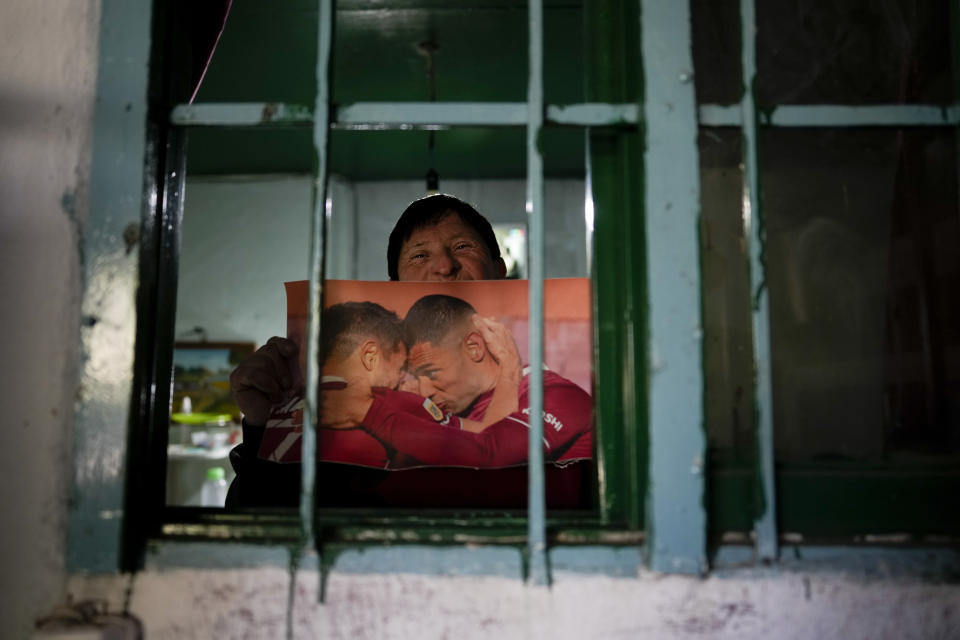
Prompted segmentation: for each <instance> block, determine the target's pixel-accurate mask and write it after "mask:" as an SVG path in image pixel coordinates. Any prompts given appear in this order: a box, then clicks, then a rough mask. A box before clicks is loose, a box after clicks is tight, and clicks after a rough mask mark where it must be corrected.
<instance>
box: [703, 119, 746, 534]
mask: <svg viewBox="0 0 960 640" xmlns="http://www.w3.org/2000/svg"><path fill="white" fill-rule="evenodd" d="M741 141H742V136H741V132H740V129H733V128H717V127H710V128H707V127H703V128H701V129H700V136H699V139H698V147H699V154H700V206H701V219H700V260H701V278H702V280H701V282H702V287H703V289H702V292H703V293H702V295H703V366H704V383H705V387H706V391H705V396H704V412H705V423H706V431H707V446H708V458H707V459H708V471H709V476H708V481H707V504H708V509H709V517H708V525H709V527H710V531H711V533H712V534H713V535H715V536H721V535H722V534H724V533H727V532H730V531H744V532H745V531H750V530H751V529H752V527H753V514H754V512H755V501H756V489H755V478H756V476H755V470H756V464H755V461H756V440H757V438H756V432H755V430H754V429H755V423H756V404H755V402H756V401H755V384H754V362H753V342H752V340H753V334H752V313H751V312H752V308H753V305H752V300H751V297H750V273H749V255H748V247H749V244H748V241H747V239H746V238H745V237H744V225H743V213H742V211H743V209H742V203H743V197H744V196H743V169H742V160H741Z"/></svg>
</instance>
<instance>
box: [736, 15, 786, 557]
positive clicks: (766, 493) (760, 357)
mask: <svg viewBox="0 0 960 640" xmlns="http://www.w3.org/2000/svg"><path fill="white" fill-rule="evenodd" d="M740 19H741V21H742V22H741V27H742V36H741V37H742V42H743V44H742V45H741V46H742V49H741V55H742V59H741V72H742V74H743V86H744V87H746V91H744V96H743V100H742V101H741V103H740V108H741V114H742V116H743V122H742V131H743V142H744V154H743V157H744V172H743V205H742V206H743V208H744V211H743V220H744V225H745V226H746V227H747V228H746V229H744V234H745V236H746V237H747V238H748V242H749V244H750V247H749V248H750V290H751V293H752V295H751V298H752V299H753V316H752V317H753V357H754V367H755V371H756V378H755V383H754V384H755V386H756V390H755V393H756V395H755V397H756V403H757V441H756V450H757V460H758V466H759V470H760V477H759V478H758V479H757V481H758V483H759V487H758V488H759V495H760V496H761V497H762V499H761V501H760V507H759V509H758V513H756V514H754V524H753V530H754V534H755V535H756V540H755V544H756V549H757V555H758V556H759V557H760V558H761V559H762V560H773V559H774V558H776V556H777V521H776V513H777V510H776V501H775V500H776V493H775V479H774V472H773V384H772V365H771V357H770V356H771V349H770V293H769V289H768V288H767V286H766V271H765V266H766V262H765V260H764V251H765V249H766V228H765V227H764V224H763V222H764V220H763V217H762V215H763V212H762V211H761V210H760V194H759V183H758V176H759V173H760V169H759V166H758V163H757V144H758V143H757V118H756V116H757V109H756V105H755V104H754V101H753V81H754V77H755V76H756V73H757V64H756V42H755V39H754V33H755V31H756V24H755V13H754V7H753V0H741V2H740Z"/></svg>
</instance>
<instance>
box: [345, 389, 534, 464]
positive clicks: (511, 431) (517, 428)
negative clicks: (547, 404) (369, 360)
mask: <svg viewBox="0 0 960 640" xmlns="http://www.w3.org/2000/svg"><path fill="white" fill-rule="evenodd" d="M361 424H362V425H363V428H364V429H366V430H367V431H368V432H369V433H370V434H371V435H373V436H374V437H375V438H377V439H378V440H380V441H381V442H383V443H385V444H387V445H389V446H390V447H393V448H394V449H395V450H396V451H398V452H399V453H403V454H406V455H408V456H412V457H414V458H416V459H417V460H419V461H420V462H422V463H423V464H427V465H439V466H444V465H447V466H465V467H477V468H494V467H505V466H510V465H514V464H523V463H525V462H526V461H527V437H528V436H527V429H525V428H523V425H521V424H518V423H517V422H515V421H513V420H509V419H504V420H501V421H500V422H498V423H497V424H496V425H493V426H491V427H488V428H487V429H485V430H484V431H483V432H482V433H471V432H469V431H462V430H459V429H450V428H445V427H442V426H439V425H438V424H437V422H435V421H433V420H430V419H424V418H420V417H417V416H415V415H412V414H410V413H407V412H405V411H402V410H400V409H398V408H396V407H394V406H392V405H391V404H390V403H389V402H387V401H385V400H384V399H383V398H379V397H374V398H373V401H372V402H371V405H370V409H369V411H368V412H367V414H366V415H365V416H364V418H363V420H362V422H361Z"/></svg>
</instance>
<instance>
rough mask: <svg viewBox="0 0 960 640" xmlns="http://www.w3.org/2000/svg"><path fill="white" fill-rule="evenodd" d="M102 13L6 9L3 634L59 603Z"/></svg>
mask: <svg viewBox="0 0 960 640" xmlns="http://www.w3.org/2000/svg"><path fill="white" fill-rule="evenodd" d="M98 18H99V3H98V2H95V1H86V0H73V1H71V2H59V1H54V0H44V1H40V2H38V1H36V0H4V1H3V2H0V255H2V256H3V268H2V269H0V300H3V305H2V310H0V328H2V330H0V353H2V354H3V363H4V366H3V373H2V374H0V375H2V384H0V410H2V414H3V417H4V428H3V444H2V446H0V521H2V523H3V524H2V525H0V637H4V638H19V637H24V636H25V635H26V630H27V629H29V628H30V625H31V624H32V620H33V618H34V617H35V616H36V615H38V614H40V613H41V612H45V611H47V610H49V609H50V607H51V606H52V605H53V604H55V603H56V602H58V601H60V600H61V598H62V597H63V593H64V592H63V588H64V581H65V578H66V576H65V574H64V554H63V549H64V548H63V544H64V530H65V529H64V527H65V520H66V513H67V512H66V505H67V482H68V478H69V475H70V474H69V469H70V465H71V457H72V456H71V441H70V431H69V427H70V424H71V418H72V415H73V399H74V381H75V368H76V364H77V361H76V360H77V359H76V353H77V339H78V337H79V333H80V331H79V317H80V311H79V309H80V306H79V294H80V288H79V278H80V275H79V274H80V269H79V259H80V258H79V253H78V251H77V238H78V234H79V232H80V228H81V227H82V225H83V219H84V217H85V214H86V202H87V195H86V192H87V185H86V182H85V181H86V179H87V175H88V166H89V136H90V119H91V117H92V107H93V97H94V96H93V86H94V77H95V69H96V66H95V63H96V50H97V27H98Z"/></svg>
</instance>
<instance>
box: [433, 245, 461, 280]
mask: <svg viewBox="0 0 960 640" xmlns="http://www.w3.org/2000/svg"><path fill="white" fill-rule="evenodd" d="M432 266H433V272H434V273H436V274H437V275H440V276H444V277H449V276H455V275H457V271H459V270H460V263H459V262H458V261H457V259H456V258H455V257H454V256H453V254H452V253H450V252H449V251H443V252H441V253H438V254H437V255H435V256H434V258H433V263H432Z"/></svg>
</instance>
